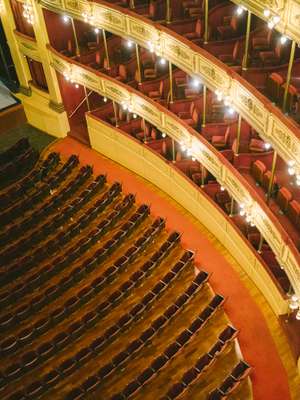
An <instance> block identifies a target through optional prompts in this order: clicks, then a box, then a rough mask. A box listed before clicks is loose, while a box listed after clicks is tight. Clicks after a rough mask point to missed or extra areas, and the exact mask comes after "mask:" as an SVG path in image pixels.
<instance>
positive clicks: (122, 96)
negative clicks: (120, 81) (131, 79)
mask: <svg viewBox="0 0 300 400" xmlns="http://www.w3.org/2000/svg"><path fill="white" fill-rule="evenodd" d="M104 87H105V92H106V93H109V94H110V96H111V97H112V98H113V99H114V100H116V101H123V100H126V98H128V96H127V93H123V92H122V91H121V90H119V89H118V88H117V87H116V86H112V84H111V82H109V81H106V80H104Z"/></svg>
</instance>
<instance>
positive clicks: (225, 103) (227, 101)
mask: <svg viewBox="0 0 300 400" xmlns="http://www.w3.org/2000/svg"><path fill="white" fill-rule="evenodd" d="M230 103H231V101H230V97H229V96H226V97H225V99H224V105H225V106H229V104H230Z"/></svg>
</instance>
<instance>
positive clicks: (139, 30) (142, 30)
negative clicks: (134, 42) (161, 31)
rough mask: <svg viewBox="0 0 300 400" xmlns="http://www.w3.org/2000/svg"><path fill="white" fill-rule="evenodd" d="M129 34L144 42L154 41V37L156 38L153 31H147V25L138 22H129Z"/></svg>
mask: <svg viewBox="0 0 300 400" xmlns="http://www.w3.org/2000/svg"><path fill="white" fill-rule="evenodd" d="M129 32H130V33H132V34H133V35H134V36H135V34H136V36H137V37H139V38H140V39H141V40H142V41H153V40H155V39H154V38H153V37H154V36H155V35H154V33H153V31H152V30H150V29H147V27H146V26H145V25H142V24H139V23H138V22H136V21H133V20H131V19H130V20H129Z"/></svg>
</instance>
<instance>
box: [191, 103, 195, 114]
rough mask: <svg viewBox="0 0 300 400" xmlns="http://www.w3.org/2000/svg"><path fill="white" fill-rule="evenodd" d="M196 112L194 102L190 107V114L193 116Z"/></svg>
mask: <svg viewBox="0 0 300 400" xmlns="http://www.w3.org/2000/svg"><path fill="white" fill-rule="evenodd" d="M194 110H195V103H194V102H193V101H192V102H191V105H190V114H191V115H193V112H194Z"/></svg>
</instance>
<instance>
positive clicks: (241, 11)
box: [236, 6, 244, 15]
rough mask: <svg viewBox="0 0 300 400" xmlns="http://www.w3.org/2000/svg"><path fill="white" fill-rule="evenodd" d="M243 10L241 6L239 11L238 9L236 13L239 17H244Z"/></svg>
mask: <svg viewBox="0 0 300 400" xmlns="http://www.w3.org/2000/svg"><path fill="white" fill-rule="evenodd" d="M243 11H244V10H243V8H242V7H241V6H239V7H238V8H237V9H236V13H237V15H242V14H243Z"/></svg>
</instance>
